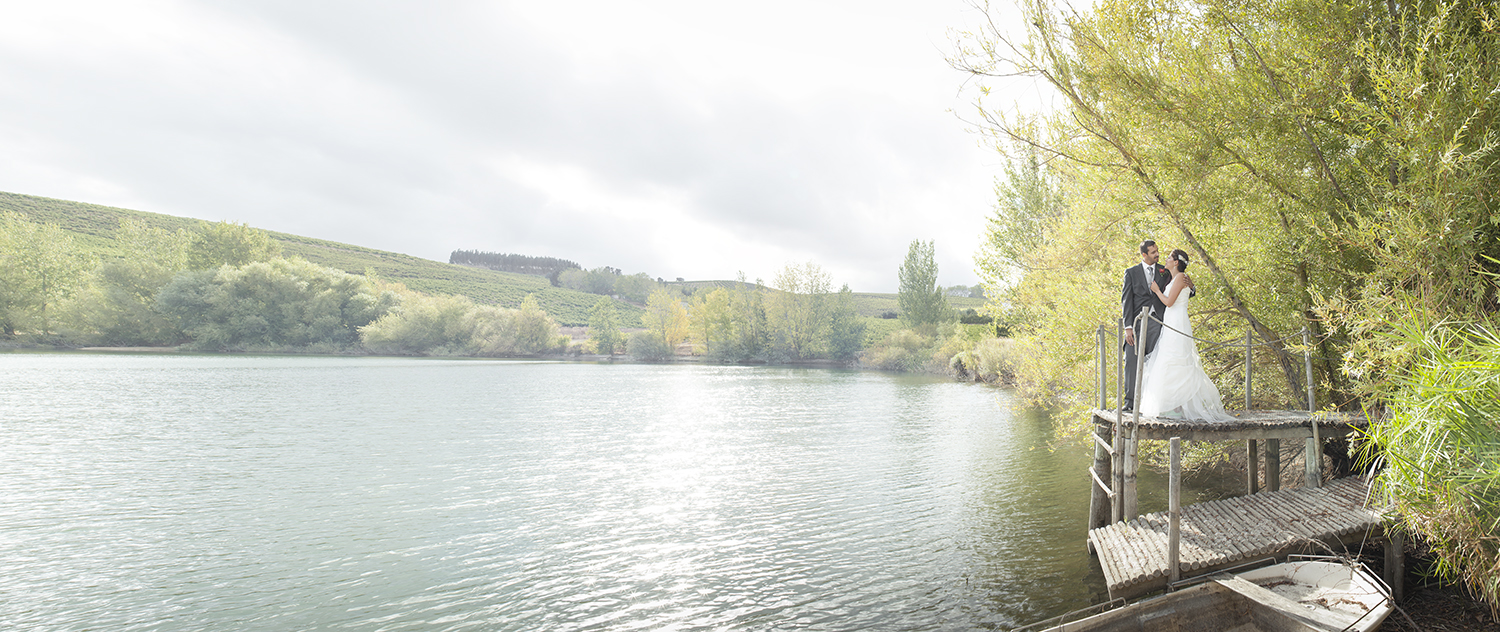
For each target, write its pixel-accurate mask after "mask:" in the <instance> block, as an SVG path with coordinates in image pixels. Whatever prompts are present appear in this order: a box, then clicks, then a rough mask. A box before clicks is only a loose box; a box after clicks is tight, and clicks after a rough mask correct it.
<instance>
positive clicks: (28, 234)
mask: <svg viewBox="0 0 1500 632" xmlns="http://www.w3.org/2000/svg"><path fill="white" fill-rule="evenodd" d="M89 267H90V261H89V260H88V258H87V256H86V255H84V254H83V253H81V252H79V251H78V248H77V247H76V245H75V243H74V240H73V237H72V235H71V234H69V233H68V232H67V231H65V230H63V229H62V228H61V227H59V226H57V225H56V224H37V223H35V222H31V221H27V220H26V218H24V217H22V216H21V215H20V214H18V213H14V212H3V213H0V334H3V335H4V336H5V337H7V338H9V337H14V336H15V335H16V332H17V331H20V330H30V331H31V332H32V333H36V334H40V335H41V336H42V337H44V338H47V337H50V336H51V334H52V321H53V318H54V317H55V312H56V310H57V305H58V303H59V302H61V301H62V300H63V299H65V298H67V297H69V296H71V295H72V294H73V293H74V291H76V290H77V289H78V287H79V285H80V283H79V281H80V279H81V278H82V273H83V272H84V271H85V270H88V269H89Z"/></svg>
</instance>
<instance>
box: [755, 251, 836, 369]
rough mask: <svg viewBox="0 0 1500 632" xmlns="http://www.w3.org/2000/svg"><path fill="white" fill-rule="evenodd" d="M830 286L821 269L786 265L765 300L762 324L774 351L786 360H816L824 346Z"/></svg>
mask: <svg viewBox="0 0 1500 632" xmlns="http://www.w3.org/2000/svg"><path fill="white" fill-rule="evenodd" d="M831 284H832V281H831V280H830V278H829V276H828V273H827V272H824V271H823V268H821V267H819V266H818V265H817V264H815V263H813V262H811V261H809V262H807V263H805V264H803V265H797V264H792V263H789V264H787V265H786V267H784V268H782V269H781V272H779V273H777V275H776V279H775V280H774V281H772V286H773V287H775V288H776V289H777V290H779V291H778V292H774V293H772V294H771V295H770V296H768V297H767V299H766V320H767V322H768V324H769V325H770V332H771V336H772V340H773V341H774V344H775V345H776V349H777V350H778V351H779V352H780V353H782V354H785V355H786V356H787V357H790V358H794V359H799V360H800V359H806V358H816V357H820V356H821V355H822V354H823V353H824V352H825V351H826V348H827V344H828V325H829V320H828V307H829V305H828V302H829V301H828V294H829V287H830V285H831Z"/></svg>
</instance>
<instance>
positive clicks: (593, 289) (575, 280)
mask: <svg viewBox="0 0 1500 632" xmlns="http://www.w3.org/2000/svg"><path fill="white" fill-rule="evenodd" d="M557 285H558V286H559V287H565V288H568V289H570V290H577V291H579V292H587V293H589V294H598V295H600V296H614V297H617V298H619V299H620V300H624V301H630V302H632V303H636V304H644V303H645V302H646V300H647V299H648V298H650V296H651V293H652V292H654V291H656V290H657V288H659V287H661V283H660V282H658V281H657V280H655V279H652V278H651V277H650V276H649V275H647V274H646V273H644V272H637V273H635V274H624V273H623V272H621V271H620V269H619V268H611V267H609V266H602V267H598V268H594V269H592V270H583V269H571V270H563V271H562V272H561V273H560V274H558V275H557Z"/></svg>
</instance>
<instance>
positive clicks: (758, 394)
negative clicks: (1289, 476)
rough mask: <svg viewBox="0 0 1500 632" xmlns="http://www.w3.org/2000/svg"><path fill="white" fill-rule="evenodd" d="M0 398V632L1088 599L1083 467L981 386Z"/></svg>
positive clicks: (57, 357) (1013, 609) (521, 370)
mask: <svg viewBox="0 0 1500 632" xmlns="http://www.w3.org/2000/svg"><path fill="white" fill-rule="evenodd" d="M0 385H3V386H0V569H3V572H0V629H18V630H19V629H28V630H278V631H279V630H343V629H352V630H969V629H996V628H999V629H1004V628H1009V627H1012V626H1014V625H1020V624H1025V623H1030V622H1032V621H1035V620H1037V619H1040V618H1042V617H1046V616H1050V615H1054V614H1060V613H1062V612H1066V611H1068V610H1072V609H1075V608H1078V607H1082V606H1084V605H1087V604H1089V603H1091V602H1093V601H1097V600H1099V598H1100V596H1101V595H1102V592H1103V579H1102V576H1101V575H1100V574H1099V572H1098V571H1097V570H1096V565H1095V564H1094V562H1093V561H1092V560H1091V559H1090V558H1089V556H1088V554H1087V550H1086V547H1085V529H1084V526H1085V525H1084V522H1085V513H1086V511H1087V496H1088V480H1087V474H1086V473H1085V471H1084V470H1085V468H1086V467H1087V465H1088V460H1089V458H1090V455H1091V450H1090V449H1089V448H1087V447H1070V448H1068V449H1066V450H1059V451H1051V450H1049V449H1048V444H1049V441H1050V440H1051V439H1052V435H1051V430H1050V428H1051V424H1050V420H1049V419H1047V418H1046V417H1045V416H1044V415H1042V414H1039V413H1023V412H1020V411H1018V410H1017V405H1016V402H1015V400H1014V398H1013V397H1012V395H1011V394H1010V393H1009V392H1008V391H1006V390H1003V389H996V388H993V387H988V386H981V385H970V384H958V383H953V382H949V381H945V380H938V379H928V378H915V377H905V376H894V375H886V374H879V373H867V372H854V371H834V370H817V369H792V368H766V367H711V366H646V365H594V364H566V363H545V362H518V361H480V360H440V359H389V358H321V357H244V356H177V355H169V356H161V355H111V354H82V353H79V354H33V353H9V354H0ZM1162 487H1163V486H1162V485H1159V484H1155V483H1153V482H1152V480H1151V477H1150V476H1149V475H1148V476H1147V477H1146V480H1145V481H1144V482H1143V489H1142V492H1143V494H1145V495H1144V496H1143V499H1142V509H1143V510H1152V506H1153V504H1164V501H1161V500H1160V499H1159V498H1158V497H1155V496H1152V495H1150V494H1151V490H1153V489H1160V488H1162Z"/></svg>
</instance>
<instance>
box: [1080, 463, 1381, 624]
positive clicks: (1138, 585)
mask: <svg viewBox="0 0 1500 632" xmlns="http://www.w3.org/2000/svg"><path fill="white" fill-rule="evenodd" d="M1368 490H1369V483H1368V482H1367V481H1365V480H1364V479H1363V478H1360V477H1358V476H1351V477H1348V478H1342V479H1338V480H1335V481H1332V482H1330V483H1327V484H1326V485H1324V486H1323V487H1312V488H1308V487H1298V488H1294V489H1287V490H1282V491H1276V492H1263V493H1259V494H1251V495H1249V496H1241V497H1238V498H1228V499H1224V500H1215V501H1209V502H1204V503H1198V504H1196V505H1190V506H1187V507H1183V508H1182V519H1181V523H1180V524H1181V534H1182V535H1181V538H1182V539H1181V546H1180V552H1179V556H1180V559H1179V566H1178V568H1179V572H1180V573H1181V576H1182V577H1183V578H1187V577H1191V576H1195V575H1205V574H1209V573H1212V572H1215V571H1218V570H1222V569H1225V568H1229V567H1232V566H1236V565H1238V564H1243V563H1245V562H1250V561H1254V560H1257V559H1263V558H1267V557H1278V558H1280V557H1284V556H1286V555H1288V554H1291V553H1322V552H1324V551H1322V550H1320V547H1319V546H1318V545H1317V544H1315V542H1321V543H1323V544H1325V545H1327V546H1329V547H1330V548H1333V549H1335V550H1338V549H1339V547H1340V546H1341V545H1342V544H1345V543H1349V542H1358V541H1360V540H1362V539H1363V538H1364V537H1365V536H1366V535H1367V534H1370V535H1373V536H1376V537H1378V536H1381V535H1383V533H1382V532H1381V529H1380V525H1381V524H1382V522H1383V520H1382V518H1381V515H1380V512H1379V511H1377V510H1374V509H1371V508H1369V507H1367V506H1366V505H1365V497H1366V495H1367V493H1368ZM1168 520H1169V518H1168V515H1167V512H1161V513H1155V514H1150V515H1146V516H1141V517H1139V518H1136V519H1134V520H1131V521H1129V522H1116V523H1112V524H1108V525H1105V526H1103V527H1100V528H1097V529H1092V530H1090V531H1089V545H1090V546H1091V547H1092V548H1093V549H1094V551H1095V552H1097V553H1098V555H1099V565H1100V566H1101V567H1103V569H1104V579H1105V582H1106V583H1107V584H1108V586H1109V596H1110V598H1126V599H1129V598H1133V597H1138V596H1141V595H1144V594H1148V593H1151V592H1155V591H1158V590H1164V589H1166V588H1167V582H1168V569H1167V530H1168Z"/></svg>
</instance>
